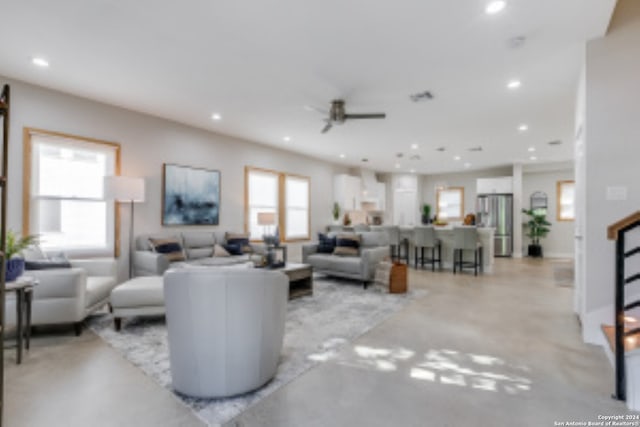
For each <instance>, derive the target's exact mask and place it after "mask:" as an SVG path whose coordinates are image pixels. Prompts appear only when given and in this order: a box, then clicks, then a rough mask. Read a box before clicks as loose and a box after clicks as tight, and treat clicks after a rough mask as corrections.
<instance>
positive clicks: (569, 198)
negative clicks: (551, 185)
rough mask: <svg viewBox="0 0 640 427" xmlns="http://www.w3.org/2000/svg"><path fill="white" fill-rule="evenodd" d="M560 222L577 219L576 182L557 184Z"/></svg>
mask: <svg viewBox="0 0 640 427" xmlns="http://www.w3.org/2000/svg"><path fill="white" fill-rule="evenodd" d="M557 192H558V195H557V197H558V206H557V219H558V221H573V220H574V219H575V217H576V213H575V209H576V208H575V199H576V185H575V182H574V181H559V182H558V184H557Z"/></svg>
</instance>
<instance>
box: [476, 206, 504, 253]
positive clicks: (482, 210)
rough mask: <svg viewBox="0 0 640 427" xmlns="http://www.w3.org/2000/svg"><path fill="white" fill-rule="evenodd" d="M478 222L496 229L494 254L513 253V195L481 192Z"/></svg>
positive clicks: (481, 225)
mask: <svg viewBox="0 0 640 427" xmlns="http://www.w3.org/2000/svg"><path fill="white" fill-rule="evenodd" d="M476 211H477V215H476V224H477V225H478V226H480V227H491V228H494V229H495V232H494V238H493V242H494V243H493V245H494V249H493V250H494V255H495V256H501V257H509V256H511V255H512V253H513V195H511V194H479V195H478V200H477V203H476Z"/></svg>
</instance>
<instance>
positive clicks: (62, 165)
mask: <svg viewBox="0 0 640 427" xmlns="http://www.w3.org/2000/svg"><path fill="white" fill-rule="evenodd" d="M116 157H117V146H115V145H108V144H100V143H97V142H91V141H85V140H82V139H75V138H65V137H59V136H53V135H48V134H40V133H33V134H31V188H30V195H29V198H30V204H29V205H30V209H29V229H30V231H29V232H30V233H31V234H37V235H39V237H40V244H41V246H42V247H43V249H45V250H48V251H55V250H60V251H65V252H66V253H68V254H70V255H72V256H73V255H109V256H113V254H114V246H115V242H114V240H115V239H114V234H115V233H114V230H115V210H114V206H113V202H111V201H105V200H103V199H104V188H103V180H104V177H105V176H106V175H114V174H115V165H116Z"/></svg>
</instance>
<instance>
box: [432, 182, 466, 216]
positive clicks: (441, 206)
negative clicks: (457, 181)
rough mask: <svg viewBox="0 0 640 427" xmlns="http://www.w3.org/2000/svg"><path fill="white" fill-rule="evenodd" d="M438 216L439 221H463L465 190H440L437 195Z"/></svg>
mask: <svg viewBox="0 0 640 427" xmlns="http://www.w3.org/2000/svg"><path fill="white" fill-rule="evenodd" d="M436 199H437V200H436V215H437V216H438V220H441V221H452V220H462V218H463V216H464V215H463V212H464V188H463V187H449V188H439V189H438V192H437V193H436Z"/></svg>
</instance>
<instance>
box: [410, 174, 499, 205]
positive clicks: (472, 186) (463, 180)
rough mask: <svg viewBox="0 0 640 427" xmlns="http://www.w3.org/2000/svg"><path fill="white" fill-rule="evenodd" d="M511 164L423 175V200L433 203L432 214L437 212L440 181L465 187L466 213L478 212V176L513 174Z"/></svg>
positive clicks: (488, 176) (452, 185)
mask: <svg viewBox="0 0 640 427" xmlns="http://www.w3.org/2000/svg"><path fill="white" fill-rule="evenodd" d="M511 174H512V168H511V166H505V167H501V168H492V169H484V170H478V171H469V172H460V173H447V174H437V175H423V176H422V180H421V181H422V201H421V203H420V206H422V204H423V203H428V204H430V205H431V211H432V215H435V214H436V190H435V187H436V185H438V184H439V183H446V185H447V186H448V187H464V210H463V212H464V214H465V215H466V214H468V213H474V214H475V212H476V180H477V179H478V178H493V177H499V176H511Z"/></svg>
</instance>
